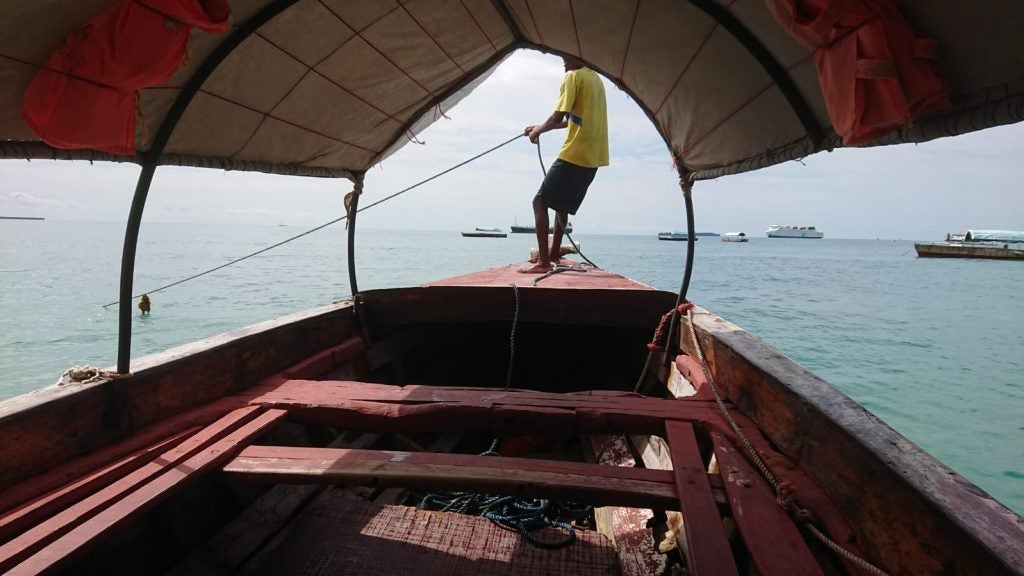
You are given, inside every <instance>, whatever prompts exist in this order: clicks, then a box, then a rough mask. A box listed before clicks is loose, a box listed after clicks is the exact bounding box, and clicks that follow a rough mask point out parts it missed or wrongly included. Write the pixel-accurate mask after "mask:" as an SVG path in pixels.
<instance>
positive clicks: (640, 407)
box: [250, 380, 749, 434]
mask: <svg viewBox="0 0 1024 576" xmlns="http://www.w3.org/2000/svg"><path fill="white" fill-rule="evenodd" d="M250 401H251V402H252V403H254V404H262V405H266V406H277V407H283V408H288V409H290V410H292V412H293V416H294V417H295V418H297V419H299V420H303V421H308V422H313V423H318V424H330V425H338V426H349V427H357V428H360V429H362V428H361V427H364V426H371V427H372V426H386V427H385V428H381V430H384V431H402V430H403V429H406V430H408V431H421V430H430V429H431V426H436V425H438V424H439V423H444V424H447V425H450V426H459V427H466V428H473V429H491V430H495V429H498V430H500V429H503V428H504V429H508V428H510V425H509V422H511V421H512V420H516V425H525V426H531V427H533V426H541V427H543V426H544V422H545V420H544V418H545V417H549V419H551V420H552V421H551V422H550V425H551V426H552V427H561V429H569V427H570V423H571V422H573V421H575V425H574V426H573V428H572V429H573V430H578V431H590V432H603V431H607V432H631V433H648V434H650V433H661V432H662V425H661V423H662V421H664V420H686V421H690V422H694V423H697V424H699V425H700V426H701V427H704V428H709V429H712V428H714V429H721V430H723V431H725V432H726V433H728V432H729V430H728V427H727V424H726V423H725V421H724V420H723V418H722V416H721V413H720V412H719V410H718V408H717V406H715V405H714V404H711V403H707V402H692V401H687V400H675V399H659V398H649V397H642V396H636V395H629V396H624V395H618V394H615V395H605V394H600V393H594V394H557V393H545V392H533V391H509V390H502V389H494V388H485V389H478V390H470V389H455V390H449V389H448V388H446V387H433V386H406V387H399V386H382V385H376V386H363V385H362V383H360V382H344V381H305V380H292V381H289V382H286V383H284V384H281V385H278V386H274V387H268V386H261V387H259V389H258V390H253V391H252V396H251V397H250ZM498 410H501V411H503V412H501V414H500V415H501V416H503V418H502V419H498V418H497V416H498V415H499V413H498V412H497V411H498ZM557 410H562V411H565V412H564V413H561V414H560V413H559V412H553V411H557ZM733 415H734V418H736V419H737V420H738V421H740V422H741V425H748V426H749V422H748V421H747V420H745V419H744V418H743V417H742V416H741V415H739V414H737V413H735V412H734V413H733ZM554 419H557V420H558V421H557V422H556V421H554ZM389 420H391V421H390V422H389ZM398 420H401V421H402V422H398ZM609 424H610V427H609V426H606V425H609ZM406 427H408V428H406ZM616 428H618V429H616Z"/></svg>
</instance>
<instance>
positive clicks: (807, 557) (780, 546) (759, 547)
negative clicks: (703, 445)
mask: <svg viewBox="0 0 1024 576" xmlns="http://www.w3.org/2000/svg"><path fill="white" fill-rule="evenodd" d="M711 440H712V442H713V444H714V447H715V456H717V457H718V467H719V470H720V471H721V472H720V473H721V475H722V477H723V480H724V483H725V493H726V494H727V495H728V497H729V508H730V509H731V510H732V517H733V519H734V520H735V521H736V527H737V528H738V529H739V532H740V536H741V537H742V538H743V541H744V542H745V543H746V545H747V550H748V551H749V552H750V555H751V557H752V558H753V561H754V566H755V567H756V568H757V573H758V574H760V575H761V576H789V575H790V574H805V575H807V576H820V575H822V574H823V572H822V570H821V566H820V565H819V564H818V562H817V560H815V558H814V555H813V554H811V551H810V549H809V548H808V547H807V543H806V542H804V539H803V537H802V536H801V535H800V531H799V530H798V529H797V527H796V526H795V525H794V524H793V520H792V519H791V518H790V517H789V514H787V513H786V511H785V510H783V509H782V507H781V506H779V504H778V503H777V502H776V501H775V493H774V492H773V491H772V489H771V487H770V486H769V485H768V484H767V482H765V480H764V479H763V478H761V476H759V475H758V473H757V472H756V471H755V470H754V469H753V468H752V467H751V466H750V464H748V463H747V461H746V459H745V458H744V456H743V454H740V453H739V452H738V451H737V449H736V447H735V446H733V445H732V444H731V443H729V442H728V441H727V440H726V439H725V437H724V436H722V435H721V434H718V433H715V432H712V434H711Z"/></svg>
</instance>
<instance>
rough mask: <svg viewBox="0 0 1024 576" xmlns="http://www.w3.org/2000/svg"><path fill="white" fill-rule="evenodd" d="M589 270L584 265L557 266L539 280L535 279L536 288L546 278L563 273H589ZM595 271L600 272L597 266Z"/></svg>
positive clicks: (538, 278) (539, 277)
mask: <svg viewBox="0 0 1024 576" xmlns="http://www.w3.org/2000/svg"><path fill="white" fill-rule="evenodd" d="M581 255H583V254H581ZM588 270H589V269H587V268H584V266H583V265H579V266H569V265H557V264H556V265H555V268H553V269H551V270H550V271H548V272H546V273H544V274H542V275H541V276H538V277H537V278H535V279H534V286H537V283H538V282H540V281H542V280H544V279H545V278H551V277H552V276H554V275H556V274H561V273H563V272H587V271H588ZM594 270H598V269H597V266H594Z"/></svg>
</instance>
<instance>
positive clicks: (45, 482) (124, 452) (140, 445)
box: [0, 397, 246, 510]
mask: <svg viewBox="0 0 1024 576" xmlns="http://www.w3.org/2000/svg"><path fill="white" fill-rule="evenodd" d="M245 405H246V403H245V400H244V399H242V398H232V397H229V398H225V399H222V400H220V401H217V402H213V403H211V404H208V405H205V406H202V407H199V408H196V409H193V410H188V411H185V412H182V413H180V414H177V415H175V416H171V417H168V418H165V419H163V420H160V421H158V422H155V423H153V424H150V425H148V426H145V427H144V428H141V429H138V430H135V431H134V434H132V436H130V437H128V438H126V439H124V440H122V441H120V442H116V443H113V444H110V445H108V446H103V447H101V448H97V449H96V450H95V451H93V452H90V453H88V454H85V455H83V456H80V457H78V458H73V459H71V460H69V461H65V462H62V463H60V464H58V465H57V466H55V467H53V468H50V469H48V470H47V471H45V472H44V474H41V475H39V476H36V477H33V478H31V479H28V480H27V481H25V482H22V483H19V484H16V485H14V486H11V487H10V488H8V489H6V490H4V491H3V493H0V510H9V509H12V508H14V507H16V506H18V505H20V504H23V503H25V502H27V501H29V500H33V499H35V498H38V497H40V496H42V495H44V494H46V493H48V492H52V491H54V490H58V489H60V487H62V486H66V485H68V484H70V483H73V482H76V481H77V480H79V479H81V478H82V477H85V476H88V475H90V474H93V472H94V471H95V470H97V469H99V468H101V467H104V466H108V465H110V464H111V463H113V462H115V461H117V460H119V459H122V458H124V457H126V456H128V455H130V454H132V453H135V452H138V451H140V450H144V449H145V448H146V447H148V446H153V445H154V444H159V443H160V442H162V441H163V440H164V439H167V438H170V437H172V436H174V435H177V434H180V433H181V431H183V430H186V429H189V428H195V427H197V426H205V425H207V424H209V423H211V422H213V421H215V420H216V419H217V418H220V417H222V416H223V415H224V414H227V413H228V412H230V411H232V410H237V409H239V408H242V407H244V406H245ZM44 423H45V422H44ZM44 423H40V424H33V425H31V426H26V428H25V430H23V433H25V434H26V435H27V436H34V435H35V434H36V433H37V431H38V430H37V427H38V426H39V425H43V424H44ZM20 440H22V439H20V438H19V439H17V442H16V444H18V447H17V450H26V449H29V450H31V449H34V448H36V445H35V444H33V442H34V441H30V442H29V443H24V442H20ZM76 441H77V439H76ZM0 448H2V449H0V452H2V453H3V454H4V455H5V456H6V455H8V454H9V453H10V452H9V451H8V449H7V447H6V446H5V445H3V442H2V441H0Z"/></svg>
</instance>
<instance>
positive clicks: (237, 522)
mask: <svg viewBox="0 0 1024 576" xmlns="http://www.w3.org/2000/svg"><path fill="white" fill-rule="evenodd" d="M345 436H347V434H346V435H342V436H341V437H339V438H337V439H336V440H334V441H333V442H331V443H330V444H328V447H330V448H341V447H345V448H360V449H365V448H369V447H370V446H372V445H373V444H374V443H376V442H377V441H378V440H379V439H380V437H381V435H380V434H362V435H359V436H358V437H357V438H354V439H352V440H348V439H346V438H345ZM321 490H323V487H322V486H313V485H309V486H291V485H283V484H282V485H278V486H274V487H273V488H271V489H270V490H267V492H266V493H264V494H263V495H262V496H260V497H259V498H258V499H257V500H256V501H255V502H253V503H252V505H250V506H249V507H248V508H246V509H245V511H244V512H242V513H241V514H239V515H238V517H236V518H235V519H234V520H232V521H231V522H230V523H229V524H228V525H227V526H225V527H224V528H223V529H221V530H220V531H219V532H217V534H215V535H214V536H213V537H212V538H210V540H209V541H208V542H206V543H204V544H202V545H201V546H199V547H198V548H197V549H195V550H193V551H192V552H191V553H189V555H188V556H187V557H186V558H185V559H184V560H182V561H181V562H179V563H178V565H177V566H175V567H174V568H173V569H171V570H170V571H168V572H167V574H166V576H219V575H220V574H229V573H231V574H233V573H235V570H236V569H237V568H239V567H240V566H241V565H242V564H243V563H245V562H246V561H247V560H248V559H249V558H251V557H252V556H253V554H255V553H256V552H257V551H258V550H260V548H261V547H262V546H264V545H265V544H266V543H267V542H268V541H270V540H271V539H273V538H274V535H275V534H278V533H279V532H280V531H281V530H282V529H283V527H284V526H285V525H286V524H288V523H289V522H291V521H292V519H294V518H295V516H296V514H298V512H299V511H300V510H301V509H302V507H303V506H304V505H305V504H306V503H307V502H310V501H311V500H312V499H314V498H316V497H317V494H318V493H319V492H320V491H321Z"/></svg>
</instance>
